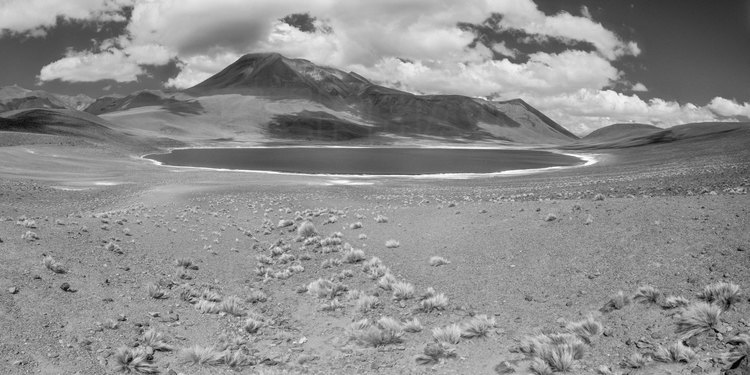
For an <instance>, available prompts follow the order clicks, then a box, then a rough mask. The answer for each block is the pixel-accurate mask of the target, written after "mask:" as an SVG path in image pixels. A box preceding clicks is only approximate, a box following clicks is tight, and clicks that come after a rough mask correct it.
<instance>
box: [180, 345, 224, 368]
mask: <svg viewBox="0 0 750 375" xmlns="http://www.w3.org/2000/svg"><path fill="white" fill-rule="evenodd" d="M177 357H178V358H179V359H180V362H182V363H186V364H191V365H204V366H216V365H220V364H222V363H224V353H223V352H221V351H219V350H217V349H216V347H213V346H208V347H206V346H200V345H193V346H190V347H187V348H183V349H180V351H179V352H178V353H177Z"/></svg>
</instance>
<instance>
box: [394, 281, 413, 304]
mask: <svg viewBox="0 0 750 375" xmlns="http://www.w3.org/2000/svg"><path fill="white" fill-rule="evenodd" d="M391 290H392V291H393V300H394V301H401V300H408V299H411V298H414V285H411V284H409V283H407V282H405V281H397V282H395V283H393V284H391Z"/></svg>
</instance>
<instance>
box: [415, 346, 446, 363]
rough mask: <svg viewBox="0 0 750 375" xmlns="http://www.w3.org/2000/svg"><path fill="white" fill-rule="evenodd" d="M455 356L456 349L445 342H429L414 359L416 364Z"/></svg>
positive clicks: (435, 361) (436, 361) (434, 361)
mask: <svg viewBox="0 0 750 375" xmlns="http://www.w3.org/2000/svg"><path fill="white" fill-rule="evenodd" d="M455 356H456V350H455V349H453V348H451V347H450V346H449V345H448V344H445V343H430V344H427V345H426V346H425V347H424V350H423V351H422V354H419V355H417V356H416V357H415V358H414V359H415V360H416V361H417V364H420V365H431V364H435V363H438V362H440V360H441V359H443V358H452V357H455Z"/></svg>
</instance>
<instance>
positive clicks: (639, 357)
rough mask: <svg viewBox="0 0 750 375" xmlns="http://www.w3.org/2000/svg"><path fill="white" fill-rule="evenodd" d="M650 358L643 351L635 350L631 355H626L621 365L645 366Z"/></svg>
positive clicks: (631, 366)
mask: <svg viewBox="0 0 750 375" xmlns="http://www.w3.org/2000/svg"><path fill="white" fill-rule="evenodd" d="M647 361H648V358H646V356H644V355H643V354H641V353H638V352H634V353H632V354H630V355H629V356H627V357H625V359H624V360H623V361H622V363H621V366H622V367H626V368H643V366H645V365H646V362H647Z"/></svg>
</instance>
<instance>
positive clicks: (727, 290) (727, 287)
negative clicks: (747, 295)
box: [698, 281, 742, 311]
mask: <svg viewBox="0 0 750 375" xmlns="http://www.w3.org/2000/svg"><path fill="white" fill-rule="evenodd" d="M698 298H700V299H702V300H704V301H706V302H708V303H713V304H716V305H717V306H719V307H721V308H722V309H723V310H725V311H726V310H729V309H730V308H731V307H732V306H733V305H735V304H737V303H739V302H740V300H741V299H742V298H741V294H740V287H739V285H737V284H732V283H725V282H723V281H719V282H717V283H714V284H710V285H706V287H705V288H703V291H702V292H701V293H699V294H698Z"/></svg>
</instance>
